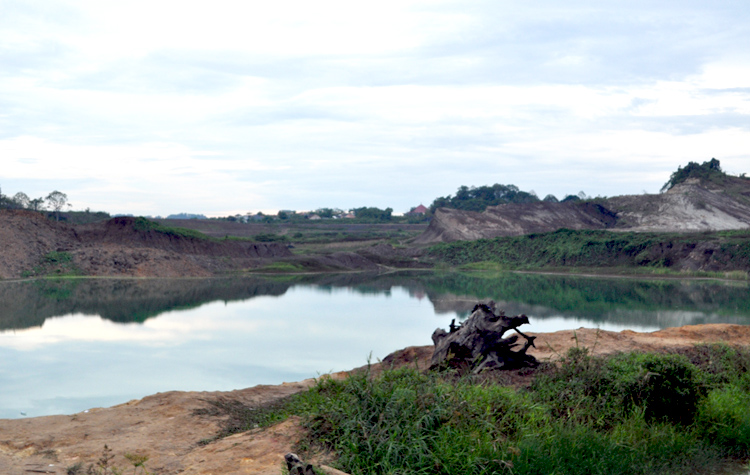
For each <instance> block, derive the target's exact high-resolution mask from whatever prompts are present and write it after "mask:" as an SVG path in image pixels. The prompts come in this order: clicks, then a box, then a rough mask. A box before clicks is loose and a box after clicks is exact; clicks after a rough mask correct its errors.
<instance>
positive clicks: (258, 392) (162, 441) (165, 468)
mask: <svg viewBox="0 0 750 475" xmlns="http://www.w3.org/2000/svg"><path fill="white" fill-rule="evenodd" d="M535 336H537V340H536V348H535V349H534V348H532V349H531V350H530V353H532V352H533V353H532V354H533V355H534V356H535V357H536V358H538V359H539V360H541V361H554V360H555V359H557V358H559V357H560V356H561V355H565V354H566V353H567V351H568V349H570V348H573V347H576V346H578V347H586V348H588V349H589V350H590V351H591V352H592V353H593V354H598V355H603V354H612V353H616V352H621V351H632V350H640V351H654V352H664V351H676V350H679V349H684V348H689V347H692V346H693V345H695V344H698V343H713V342H723V343H727V344H729V345H733V346H749V345H750V327H748V326H745V325H723V324H722V325H695V326H687V327H680V328H668V329H665V330H661V331H657V332H653V333H637V332H633V331H622V332H608V331H599V330H595V329H590V328H580V329H578V330H565V331H559V332H554V333H537V334H536V335H535ZM432 349H433V347H431V346H423V347H410V348H406V349H404V350H400V351H397V352H395V353H393V354H392V355H389V356H388V357H386V358H385V359H384V360H383V362H382V363H378V364H374V365H372V369H373V370H375V371H376V372H377V371H381V370H382V369H383V367H384V366H387V367H400V366H405V365H408V366H416V367H418V368H421V369H425V368H426V367H427V365H428V363H429V360H430V357H431V356H432ZM527 373H528V371H527V372H507V374H504V375H502V376H501V377H500V380H501V381H505V382H507V383H508V384H514V385H523V384H528V382H529V379H530V377H531V376H530V374H527ZM345 375H346V373H338V374H336V375H333V377H343V376H345ZM312 384H314V381H312V380H306V381H302V382H300V383H285V384H282V385H279V386H256V387H253V388H249V389H243V390H238V391H231V392H223V393H221V392H168V393H160V394H156V395H153V396H148V397H145V398H143V399H140V400H135V401H131V402H128V403H126V404H121V405H119V406H114V407H111V408H107V409H91V410H88V411H84V412H81V413H78V414H73V415H64V416H48V417H38V418H32V419H14V420H3V421H2V424H0V473H8V474H15V473H18V474H21V473H49V474H65V473H66V467H70V466H72V465H74V464H76V463H78V462H84V463H86V464H88V463H93V462H96V460H98V458H99V456H100V454H101V452H102V448H103V447H104V444H107V445H108V446H109V447H110V448H111V449H113V454H114V455H115V458H114V460H113V463H114V464H115V465H117V466H119V467H123V468H127V467H128V466H129V464H128V462H127V461H126V460H125V458H124V454H126V453H141V454H143V455H146V456H148V457H149V459H148V461H147V463H146V467H147V468H148V469H149V471H150V472H152V473H158V474H173V473H184V474H193V475H208V474H217V473H221V474H269V475H276V474H278V473H281V466H282V463H283V456H284V454H285V453H287V452H289V451H291V450H292V447H293V445H294V443H295V442H296V441H297V440H299V437H300V434H301V431H302V428H301V427H300V424H299V421H298V420H296V419H294V418H291V419H288V420H287V421H286V422H284V423H281V424H279V425H276V426H274V427H272V428H269V429H265V430H261V429H255V430H252V431H249V432H244V433H240V434H236V435H233V436H230V437H227V438H224V439H220V440H217V441H214V442H209V443H207V444H201V443H200V442H201V441H202V440H210V439H212V438H213V437H214V436H215V434H216V433H217V432H218V431H219V428H220V426H221V423H222V421H223V419H222V417H223V416H219V415H213V416H212V415H210V411H203V415H198V413H197V412H196V410H200V409H204V410H205V409H207V408H210V407H211V406H210V404H209V402H208V401H212V400H216V399H218V398H220V399H222V400H226V401H238V402H240V403H243V404H248V405H260V404H265V403H269V402H272V401H275V400H278V399H279V398H282V397H285V396H288V395H291V394H294V393H296V392H298V391H302V390H304V389H305V388H308V387H310V386H311V385H312Z"/></svg>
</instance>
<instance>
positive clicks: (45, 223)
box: [0, 210, 78, 279]
mask: <svg viewBox="0 0 750 475" xmlns="http://www.w3.org/2000/svg"><path fill="white" fill-rule="evenodd" d="M77 242H78V236H77V235H76V233H75V231H74V230H73V229H72V228H70V227H68V226H66V225H65V224H61V223H57V222H54V221H50V220H48V219H47V218H45V217H44V216H42V215H41V214H39V213H35V212H32V211H25V210H0V243H2V252H0V278H3V279H9V278H14V277H20V276H21V274H22V273H23V271H26V270H29V269H31V268H33V267H34V266H36V265H38V264H39V260H40V259H41V257H42V256H44V255H46V254H49V253H51V252H57V251H63V250H66V249H70V248H71V247H73V246H74V245H75V243H77Z"/></svg>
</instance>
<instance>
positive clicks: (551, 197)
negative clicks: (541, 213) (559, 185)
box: [542, 194, 560, 203]
mask: <svg viewBox="0 0 750 475" xmlns="http://www.w3.org/2000/svg"><path fill="white" fill-rule="evenodd" d="M542 201H546V202H547V203H558V202H559V201H560V200H558V199H557V197H556V196H555V195H553V194H549V195H547V196H545V197H544V199H543V200H542Z"/></svg>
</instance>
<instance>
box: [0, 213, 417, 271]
mask: <svg viewBox="0 0 750 475" xmlns="http://www.w3.org/2000/svg"><path fill="white" fill-rule="evenodd" d="M0 244H2V252H0V279H16V278H20V277H25V276H32V277H34V276H43V275H55V274H79V275H88V276H117V277H207V276H211V275H216V274H227V273H236V272H243V271H252V270H257V269H259V268H263V267H265V266H268V265H269V264H272V263H274V262H277V261H280V260H281V261H285V262H287V263H288V264H290V268H300V269H302V268H304V269H305V270H308V271H351V270H375V269H379V268H381V267H383V266H386V267H388V266H395V267H415V266H420V264H419V263H417V262H415V260H414V257H415V255H416V254H419V251H418V250H414V249H406V248H394V247H393V246H391V245H388V244H384V243H380V244H376V245H371V246H369V247H365V248H364V249H361V250H359V251H356V252H353V251H351V252H350V251H347V252H329V253H323V252H321V253H319V254H313V255H294V254H293V253H292V251H291V250H290V248H289V246H288V245H287V244H283V243H277V242H268V243H266V242H252V241H249V240H239V239H223V238H199V237H193V236H190V235H186V234H185V233H181V232H174V231H172V230H169V229H165V228H154V227H151V228H148V227H147V228H146V229H142V228H141V227H139V226H138V225H137V221H136V219H134V218H125V217H120V218H114V219H111V220H109V221H105V222H98V223H93V224H85V225H77V226H70V225H67V224H65V223H58V222H55V221H51V220H49V219H47V218H45V217H44V216H42V215H41V214H40V213H34V212H31V211H25V210H0ZM415 252H416V254H415ZM422 266H423V265H422ZM282 270H283V269H282Z"/></svg>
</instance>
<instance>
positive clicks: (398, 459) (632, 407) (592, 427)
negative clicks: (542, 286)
mask: <svg viewBox="0 0 750 475" xmlns="http://www.w3.org/2000/svg"><path fill="white" fill-rule="evenodd" d="M748 361H750V353H748V350H746V349H743V350H736V349H732V348H730V347H728V346H721V345H711V346H702V347H696V348H695V349H692V350H687V351H683V352H682V353H681V354H667V355H663V354H638V353H631V354H622V355H618V356H614V357H607V358H593V357H591V356H590V355H589V354H588V351H587V350H586V349H580V348H576V349H573V350H572V351H571V352H570V353H569V354H568V355H567V357H566V358H565V359H564V360H563V362H562V364H561V365H560V366H559V367H558V366H554V365H543V366H542V367H541V368H540V369H539V370H537V373H536V375H535V379H534V381H533V383H532V384H531V386H529V387H527V388H522V389H514V388H510V387H504V386H502V385H499V384H497V383H495V382H493V379H492V378H479V377H477V376H471V377H461V378H459V377H456V376H454V375H451V374H447V375H446V374H438V373H426V374H425V373H420V372H419V371H417V370H415V369H412V368H405V369H398V370H388V371H384V372H383V373H381V374H380V375H378V376H373V375H371V374H369V372H368V371H362V372H359V373H355V374H353V375H352V376H350V377H349V378H347V379H345V380H338V381H337V380H333V379H330V378H321V379H320V380H319V381H318V383H317V385H316V386H315V387H313V388H312V389H310V390H308V391H305V392H303V393H299V394H297V395H294V396H292V397H290V398H288V399H285V400H283V401H280V402H278V403H276V404H275V405H274V406H273V407H270V408H269V410H265V409H264V410H259V409H257V408H255V409H253V408H243V407H242V406H241V405H234V406H232V405H229V406H231V407H230V408H229V410H228V412H226V413H235V414H236V413H238V412H239V414H240V415H237V416H233V417H230V419H232V420H235V421H242V420H243V419H244V418H246V419H247V422H245V423H239V424H234V425H233V426H232V429H231V430H232V431H235V432H236V431H242V430H247V429H250V428H254V427H258V426H263V425H267V424H273V423H275V422H277V421H279V420H281V419H283V418H284V417H287V416H288V415H291V414H296V415H298V416H300V417H301V418H302V420H303V424H304V426H305V427H306V429H307V432H306V434H307V435H306V436H305V438H304V440H303V441H302V442H301V443H300V446H299V447H297V448H296V450H298V451H299V452H301V453H302V454H307V455H310V454H312V453H320V452H324V453H329V454H332V455H333V457H334V458H335V466H337V467H338V468H340V469H341V470H344V471H347V472H349V473H352V474H395V473H416V474H421V473H424V474H446V475H447V474H457V473H460V474H469V475H470V474H495V473H509V474H510V473H513V474H548V473H558V474H563V473H564V474H592V473H601V474H657V473H658V474H665V473H666V474H672V473H696V472H697V473H716V472H717V471H719V470H721V469H723V468H725V463H726V460H727V457H730V458H732V459H733V460H736V461H737V463H738V464H739V462H740V461H742V460H747V459H748V457H749V456H750V416H749V415H748V411H747V410H746V408H747V407H748V405H749V404H750V384H748V381H749V380H748V377H747V371H746V370H747V366H748ZM222 404H223V405H224V406H227V404H226V403H222ZM216 406H217V405H216V404H215V405H214V407H216ZM243 411H245V412H243ZM243 414H244V415H243Z"/></svg>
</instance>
